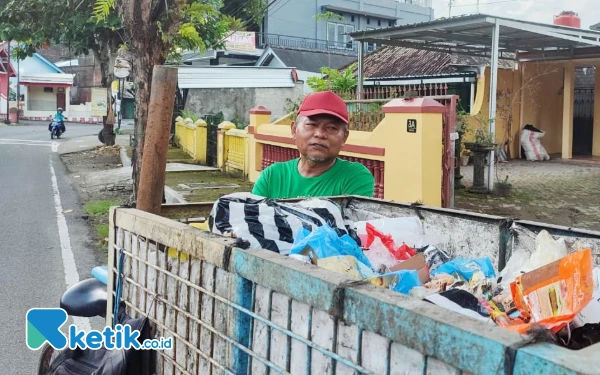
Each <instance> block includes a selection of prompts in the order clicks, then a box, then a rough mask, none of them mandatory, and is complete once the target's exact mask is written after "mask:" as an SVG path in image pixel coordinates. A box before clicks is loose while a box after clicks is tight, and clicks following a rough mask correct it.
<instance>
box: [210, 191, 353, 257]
mask: <svg viewBox="0 0 600 375" xmlns="http://www.w3.org/2000/svg"><path fill="white" fill-rule="evenodd" d="M208 221H209V229H210V231H211V232H213V233H216V234H220V235H225V236H228V235H229V236H234V237H237V238H241V239H243V240H246V241H248V242H249V243H250V246H249V249H252V250H253V249H267V250H271V251H274V252H277V253H280V254H282V255H288V254H289V252H290V249H291V247H292V245H293V243H294V240H295V236H296V234H297V233H299V230H300V229H302V228H305V229H308V230H309V231H312V230H314V229H316V228H318V227H320V226H323V225H328V226H329V227H331V228H333V230H334V231H335V232H336V233H337V234H338V236H343V235H345V234H347V235H348V236H350V237H351V238H353V239H354V242H355V243H357V244H360V240H359V239H358V236H357V235H356V230H355V228H354V223H352V222H351V221H350V220H348V219H346V218H345V217H344V214H343V211H342V208H341V207H340V206H339V205H338V204H336V203H335V202H333V201H331V200H329V199H319V198H310V199H304V200H301V201H300V202H298V203H282V202H276V201H274V200H272V199H266V198H263V197H260V196H257V195H253V194H251V193H232V194H228V195H225V196H223V197H221V198H219V199H218V200H217V201H216V202H215V203H214V205H213V208H212V210H211V213H210V216H209V217H208Z"/></svg>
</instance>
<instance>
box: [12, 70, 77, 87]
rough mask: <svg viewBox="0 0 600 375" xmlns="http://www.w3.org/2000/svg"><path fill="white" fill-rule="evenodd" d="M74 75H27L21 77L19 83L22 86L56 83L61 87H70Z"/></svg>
mask: <svg viewBox="0 0 600 375" xmlns="http://www.w3.org/2000/svg"><path fill="white" fill-rule="evenodd" d="M74 76H75V75H74V74H67V73H45V74H35V75H27V76H25V75H24V76H21V77H20V79H19V82H20V83H22V84H26V83H47V84H52V83H57V84H61V85H66V84H68V85H72V84H73V77H74Z"/></svg>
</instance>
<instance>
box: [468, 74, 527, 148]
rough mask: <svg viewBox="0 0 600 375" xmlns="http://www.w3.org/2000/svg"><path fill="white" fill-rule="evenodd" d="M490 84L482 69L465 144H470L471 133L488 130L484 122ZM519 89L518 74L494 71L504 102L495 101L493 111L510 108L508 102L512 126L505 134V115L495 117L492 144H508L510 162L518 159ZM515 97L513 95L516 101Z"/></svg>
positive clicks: (488, 114)
mask: <svg viewBox="0 0 600 375" xmlns="http://www.w3.org/2000/svg"><path fill="white" fill-rule="evenodd" d="M490 81H491V76H490V68H489V67H486V68H485V69H484V70H483V72H482V74H480V77H479V79H478V81H477V88H476V96H475V102H474V104H473V110H472V112H471V115H472V118H471V119H470V121H469V128H468V130H467V132H466V133H465V136H464V140H465V141H467V142H469V141H472V140H473V136H474V133H475V129H477V128H478V127H483V128H485V129H487V128H488V123H487V122H485V121H489V119H490ZM520 86H521V78H520V75H519V73H518V71H513V70H505V69H500V70H498V92H505V93H507V95H505V96H504V97H505V98H506V99H505V100H504V101H503V100H501V99H498V102H497V103H498V104H497V108H498V107H500V106H503V105H504V106H505V105H506V104H509V105H510V102H512V126H511V129H510V132H509V131H508V130H507V118H508V115H509V112H507V111H504V112H502V113H496V121H495V141H496V143H504V142H506V141H509V144H510V156H511V157H512V158H517V157H519V147H520V146H519V130H520V128H519V126H520V122H519V118H520V105H519V97H518V95H519V88H520ZM510 93H512V94H510ZM515 95H517V97H516V98H515ZM497 112H498V110H497ZM477 118H479V120H478V119H477Z"/></svg>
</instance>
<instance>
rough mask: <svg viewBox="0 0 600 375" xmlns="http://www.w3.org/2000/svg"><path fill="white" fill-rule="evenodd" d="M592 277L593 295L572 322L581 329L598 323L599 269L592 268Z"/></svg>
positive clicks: (599, 304) (599, 314)
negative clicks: (586, 325)
mask: <svg viewBox="0 0 600 375" xmlns="http://www.w3.org/2000/svg"><path fill="white" fill-rule="evenodd" d="M593 275H594V294H592V300H591V301H590V303H588V304H587V306H586V307H585V308H584V309H583V310H581V312H580V313H579V314H578V315H577V317H576V318H575V320H573V323H575V325H576V326H577V327H582V326H584V325H585V324H588V323H593V324H596V323H600V268H598V267H596V268H594V271H593Z"/></svg>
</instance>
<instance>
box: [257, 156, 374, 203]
mask: <svg viewBox="0 0 600 375" xmlns="http://www.w3.org/2000/svg"><path fill="white" fill-rule="evenodd" d="M299 160H300V159H293V160H290V161H287V162H283V163H274V164H272V165H271V166H269V167H267V168H265V170H263V171H262V173H261V174H260V177H259V178H258V180H257V181H256V183H255V184H254V188H253V189H252V193H253V194H256V195H259V196H261V197H266V198H271V199H285V198H308V197H324V196H336V195H360V196H365V197H373V191H374V189H375V179H374V178H373V175H372V174H371V172H369V170H368V169H367V168H366V167H365V166H364V165H362V164H360V163H356V162H350V161H347V160H343V159H339V158H338V159H337V160H336V162H335V164H334V165H333V166H332V167H331V168H329V170H328V171H327V172H325V173H323V174H322V175H320V176H316V177H304V176H302V175H301V174H300V172H298V162H299Z"/></svg>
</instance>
